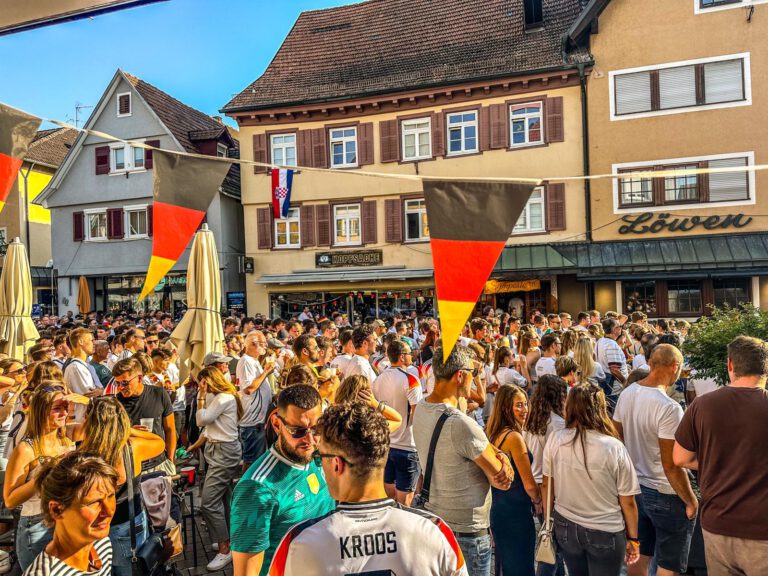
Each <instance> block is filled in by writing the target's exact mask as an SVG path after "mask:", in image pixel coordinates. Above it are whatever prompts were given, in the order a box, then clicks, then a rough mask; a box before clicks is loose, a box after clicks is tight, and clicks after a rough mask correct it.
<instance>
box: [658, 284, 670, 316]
mask: <svg viewBox="0 0 768 576" xmlns="http://www.w3.org/2000/svg"><path fill="white" fill-rule="evenodd" d="M668 314H669V290H668V286H667V281H666V280H656V315H657V316H658V317H659V318H664V317H665V316H667V315H668Z"/></svg>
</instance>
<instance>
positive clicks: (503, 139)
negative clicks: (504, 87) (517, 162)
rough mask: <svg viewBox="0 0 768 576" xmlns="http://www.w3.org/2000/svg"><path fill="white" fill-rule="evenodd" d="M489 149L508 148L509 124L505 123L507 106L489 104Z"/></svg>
mask: <svg viewBox="0 0 768 576" xmlns="http://www.w3.org/2000/svg"><path fill="white" fill-rule="evenodd" d="M490 124H491V148H507V147H508V146H509V125H508V124H509V123H508V122H507V105H506V104H491V106H490Z"/></svg>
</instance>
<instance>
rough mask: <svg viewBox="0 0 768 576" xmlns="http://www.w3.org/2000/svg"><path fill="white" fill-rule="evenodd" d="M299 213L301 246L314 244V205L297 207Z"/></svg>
mask: <svg viewBox="0 0 768 576" xmlns="http://www.w3.org/2000/svg"><path fill="white" fill-rule="evenodd" d="M299 213H300V215H301V218H300V227H301V247H302V248H304V247H307V246H314V245H315V207H314V206H302V207H301V208H300V209H299Z"/></svg>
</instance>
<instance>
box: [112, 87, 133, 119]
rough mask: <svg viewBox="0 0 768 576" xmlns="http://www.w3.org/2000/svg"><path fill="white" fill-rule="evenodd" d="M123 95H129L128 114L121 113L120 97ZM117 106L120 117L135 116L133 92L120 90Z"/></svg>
mask: <svg viewBox="0 0 768 576" xmlns="http://www.w3.org/2000/svg"><path fill="white" fill-rule="evenodd" d="M123 96H128V113H127V114H120V98H121V97H123ZM116 107H117V109H116V112H117V117H118V118H127V117H128V116H133V94H132V93H131V92H118V94H117V101H116Z"/></svg>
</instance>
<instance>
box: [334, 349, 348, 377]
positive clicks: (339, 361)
mask: <svg viewBox="0 0 768 576" xmlns="http://www.w3.org/2000/svg"><path fill="white" fill-rule="evenodd" d="M351 361H352V355H351V354H339V355H338V356H336V358H334V359H333V360H331V368H336V369H337V370H338V371H339V372H341V373H342V374H344V376H348V374H347V371H348V369H349V363H350V362H351Z"/></svg>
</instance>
